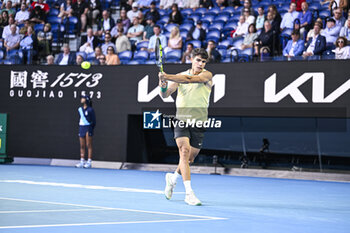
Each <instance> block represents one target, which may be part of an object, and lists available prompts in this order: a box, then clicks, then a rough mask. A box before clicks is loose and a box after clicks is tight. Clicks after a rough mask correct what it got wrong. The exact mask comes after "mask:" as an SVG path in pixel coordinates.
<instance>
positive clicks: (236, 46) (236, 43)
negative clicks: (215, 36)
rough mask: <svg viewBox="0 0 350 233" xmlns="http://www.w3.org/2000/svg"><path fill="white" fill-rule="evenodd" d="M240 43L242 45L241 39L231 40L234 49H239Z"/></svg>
mask: <svg viewBox="0 0 350 233" xmlns="http://www.w3.org/2000/svg"><path fill="white" fill-rule="evenodd" d="M242 43H243V38H242V37H236V38H233V41H232V46H233V47H235V48H240V47H241V44H242Z"/></svg>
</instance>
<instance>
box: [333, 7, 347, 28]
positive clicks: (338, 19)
mask: <svg viewBox="0 0 350 233" xmlns="http://www.w3.org/2000/svg"><path fill="white" fill-rule="evenodd" d="M333 14H334V17H333V19H334V20H335V27H336V28H337V30H338V32H340V30H341V28H342V27H343V26H344V24H345V21H346V19H345V18H344V17H343V12H342V9H341V8H335V9H334V10H333Z"/></svg>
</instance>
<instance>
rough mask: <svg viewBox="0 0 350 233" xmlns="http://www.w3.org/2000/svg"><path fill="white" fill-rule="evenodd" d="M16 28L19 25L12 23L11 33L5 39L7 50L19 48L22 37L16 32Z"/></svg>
mask: <svg viewBox="0 0 350 233" xmlns="http://www.w3.org/2000/svg"><path fill="white" fill-rule="evenodd" d="M16 28H17V27H16V25H15V24H11V26H10V30H11V34H9V35H7V37H6V39H5V43H4V46H5V48H6V51H10V50H13V49H18V48H19V43H20V42H21V37H20V35H19V34H18V33H17V32H16Z"/></svg>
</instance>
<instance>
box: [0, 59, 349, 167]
mask: <svg viewBox="0 0 350 233" xmlns="http://www.w3.org/2000/svg"><path fill="white" fill-rule="evenodd" d="M349 67H350V61H315V62H293V63H289V62H278V63H256V64H253V63H249V64H248V63H239V64H238V63H237V64H209V65H208V66H207V68H208V70H210V71H212V72H213V74H214V75H215V76H214V83H215V86H214V88H213V93H212V96H211V103H210V106H211V110H210V111H211V112H212V114H214V115H215V114H217V115H228V116H282V117H284V116H289V117H295V116H297V117H349V116H350V112H349V108H348V106H350V96H349V91H348V90H349V88H350V79H349V78H350V69H349ZM188 68H189V66H188V65H166V66H165V70H166V71H167V72H169V73H175V72H180V71H183V70H184V69H188ZM0 71H1V78H0V112H2V113H8V154H9V155H12V156H28V157H55V158H78V157H79V143H78V136H77V133H78V120H79V116H78V111H77V109H78V107H79V106H80V104H79V102H80V100H79V96H80V94H81V92H84V91H85V92H86V93H88V94H89V95H91V97H92V100H93V103H94V109H95V111H96V115H97V126H96V130H95V139H94V148H95V151H94V155H95V159H97V160H107V161H126V145H127V137H128V135H127V125H128V115H141V114H142V110H143V109H144V108H147V109H149V108H150V109H154V110H156V109H157V108H164V107H165V108H169V107H174V106H175V105H174V103H173V100H174V99H175V97H176V96H175V95H174V96H173V98H172V99H167V100H164V101H163V100H162V99H161V98H160V97H159V96H158V90H157V89H155V88H156V86H157V83H158V80H157V69H156V67H155V66H152V65H151V66H149V65H138V66H105V67H101V66H93V67H92V68H90V69H89V70H84V69H82V68H80V67H72V66H1V67H0ZM139 124H140V127H142V124H143V122H139Z"/></svg>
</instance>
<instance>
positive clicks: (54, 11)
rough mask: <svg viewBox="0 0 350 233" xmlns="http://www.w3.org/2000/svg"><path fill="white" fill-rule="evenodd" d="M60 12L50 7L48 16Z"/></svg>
mask: <svg viewBox="0 0 350 233" xmlns="http://www.w3.org/2000/svg"><path fill="white" fill-rule="evenodd" d="M59 13H60V11H59V10H58V9H55V8H51V9H50V11H49V15H48V16H57V15H58V14H59Z"/></svg>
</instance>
